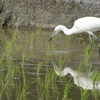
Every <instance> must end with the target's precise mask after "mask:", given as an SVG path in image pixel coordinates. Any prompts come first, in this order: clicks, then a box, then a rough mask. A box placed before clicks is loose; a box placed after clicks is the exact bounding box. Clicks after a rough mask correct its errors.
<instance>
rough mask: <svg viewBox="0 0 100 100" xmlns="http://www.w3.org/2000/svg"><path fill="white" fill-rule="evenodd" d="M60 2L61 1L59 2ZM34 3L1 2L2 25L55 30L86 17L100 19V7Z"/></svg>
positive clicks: (9, 0)
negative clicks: (59, 26)
mask: <svg viewBox="0 0 100 100" xmlns="http://www.w3.org/2000/svg"><path fill="white" fill-rule="evenodd" d="M57 1H60V0H57ZM57 1H56V2H55V3H54V2H53V3H45V4H41V3H38V4H36V3H34V0H1V1H0V25H1V26H8V27H30V28H32V27H34V26H35V27H40V26H41V27H43V28H54V27H55V26H56V25H58V24H63V25H66V26H67V27H71V26H72V25H73V22H74V21H75V20H76V19H77V18H80V17H84V16H97V17H100V5H99V4H97V5H93V4H83V3H82V2H79V3H76V2H75V1H72V2H69V3H65V2H64V1H62V2H57Z"/></svg>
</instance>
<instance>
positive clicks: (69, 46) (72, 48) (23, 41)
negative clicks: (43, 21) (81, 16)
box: [0, 28, 100, 100]
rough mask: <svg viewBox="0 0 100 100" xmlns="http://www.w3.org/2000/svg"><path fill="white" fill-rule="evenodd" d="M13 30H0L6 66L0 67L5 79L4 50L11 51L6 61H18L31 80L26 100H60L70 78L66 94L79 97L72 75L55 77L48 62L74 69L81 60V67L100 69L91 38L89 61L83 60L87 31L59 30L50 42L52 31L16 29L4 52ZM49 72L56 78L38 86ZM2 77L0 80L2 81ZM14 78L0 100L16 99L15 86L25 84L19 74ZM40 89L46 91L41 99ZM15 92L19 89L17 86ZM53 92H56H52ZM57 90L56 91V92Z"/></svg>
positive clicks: (95, 44)
mask: <svg viewBox="0 0 100 100" xmlns="http://www.w3.org/2000/svg"><path fill="white" fill-rule="evenodd" d="M14 32H15V29H10V28H3V29H0V44H1V48H0V57H2V56H4V59H3V64H4V66H6V67H3V68H0V69H1V70H0V72H1V73H0V74H1V77H2V78H3V79H5V75H6V73H7V71H8V69H9V68H8V66H7V65H5V62H6V61H7V52H10V54H11V56H10V58H9V60H10V61H12V63H13V64H17V67H18V68H19V71H22V70H23V68H24V74H25V77H26V80H27V81H31V82H33V83H32V84H28V85H29V88H28V89H27V91H29V92H28V94H27V96H26V97H27V98H28V99H26V100H33V99H34V100H40V99H41V100H44V99H45V100H49V99H53V100H62V96H63V92H64V89H65V85H66V83H67V82H68V81H69V80H70V79H71V83H72V84H73V86H72V87H71V88H70V89H69V91H70V92H69V94H68V99H70V98H72V100H80V98H81V96H80V95H81V94H80V89H79V87H78V86H76V85H75V84H74V81H73V78H72V76H71V75H67V76H65V77H62V78H61V77H59V76H57V75H56V74H55V71H54V66H53V65H52V63H51V61H54V62H55V63H56V64H58V65H59V62H61V66H62V67H70V68H74V69H77V67H78V66H79V64H80V62H81V63H82V65H83V66H84V67H87V66H89V68H91V71H94V70H95V69H100V68H99V67H100V62H99V54H98V42H97V41H95V40H94V46H93V48H92V50H91V53H90V57H89V60H88V63H85V62H86V61H85V60H86V55H85V50H86V48H87V47H88V46H89V40H88V35H87V34H77V35H72V36H65V35H64V34H62V32H61V33H59V34H58V35H57V36H56V37H55V38H54V39H53V40H52V41H49V38H50V36H51V34H52V33H53V30H42V29H41V28H38V29H18V30H17V36H16V39H15V41H14V47H13V49H12V50H11V51H9V50H8V51H7V49H6V44H7V43H9V41H10V40H11V39H12V36H13V34H14ZM96 35H98V34H96ZM98 36H99V35H98ZM32 38H33V39H32ZM30 40H31V42H30ZM23 52H25V53H24V55H25V59H24V63H22V62H23V60H22V58H23ZM39 64H41V68H40V71H39V72H38V71H37V70H38V69H37V68H38V66H39ZM50 72H54V75H55V79H54V80H49V81H48V84H50V85H49V86H48V87H46V85H44V86H43V87H42V89H41V88H40V87H39V86H42V85H43V84H45V83H46V82H47V80H46V76H47V75H48V73H50ZM3 79H2V81H4V80H3ZM38 79H40V80H38ZM50 79H51V78H50ZM13 80H14V83H13V84H12V83H11V84H10V83H9V87H8V92H7V93H5V92H3V94H2V96H1V100H15V99H16V98H17V95H16V91H17V88H18V86H19V87H20V88H22V87H23V84H24V81H23V76H22V73H21V74H18V75H16V76H14V77H13ZM38 81H39V82H38ZM40 82H41V83H40ZM2 83H3V82H1V83H0V85H1V86H0V87H1V89H2V87H3V84H2ZM51 83H52V84H54V85H52V84H51ZM55 84H56V85H55ZM43 90H47V91H46V93H45V94H46V95H47V96H45V97H43V98H42V97H41V96H40V94H41V91H43ZM18 91H20V89H19V90H18ZM21 91H22V90H21ZM52 91H56V92H55V94H54V93H53V92H52ZM57 91H59V93H58V92H57ZM39 92H40V93H39ZM47 92H48V94H47ZM89 92H90V91H89ZM7 95H8V96H7ZM39 97H41V98H39ZM92 99H93V96H92V95H90V96H89V98H88V100H92ZM16 100H17V99H16Z"/></svg>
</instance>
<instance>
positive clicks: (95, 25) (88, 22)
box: [49, 17, 100, 54]
mask: <svg viewBox="0 0 100 100" xmlns="http://www.w3.org/2000/svg"><path fill="white" fill-rule="evenodd" d="M99 30H100V18H97V17H83V18H79V19H77V20H76V21H75V22H74V25H73V27H72V28H71V29H68V28H66V27H65V26H63V25H58V26H56V27H55V29H54V33H53V34H52V36H51V38H50V39H49V41H50V40H51V39H52V38H53V37H54V36H55V35H56V34H57V33H59V32H60V31H63V32H64V34H65V35H72V34H77V33H84V32H86V33H88V34H89V39H90V42H91V43H90V48H89V52H90V50H91V48H92V45H93V43H92V36H93V37H94V38H96V39H97V40H98V41H99V54H100V39H99V38H98V37H97V36H95V35H94V34H93V32H95V31H99Z"/></svg>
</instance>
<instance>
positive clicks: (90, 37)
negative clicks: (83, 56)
mask: <svg viewBox="0 0 100 100" xmlns="http://www.w3.org/2000/svg"><path fill="white" fill-rule="evenodd" d="M89 39H90V48H89V51H88V52H90V51H91V49H92V46H93V42H92V35H90V34H89Z"/></svg>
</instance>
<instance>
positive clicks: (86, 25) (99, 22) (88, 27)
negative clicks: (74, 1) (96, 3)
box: [74, 17, 100, 32]
mask: <svg viewBox="0 0 100 100" xmlns="http://www.w3.org/2000/svg"><path fill="white" fill-rule="evenodd" d="M74 27H76V28H78V29H80V30H82V31H84V32H86V31H92V32H94V31H98V30H100V18H96V17H83V18H80V19H77V20H76V21H75V23H74Z"/></svg>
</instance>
